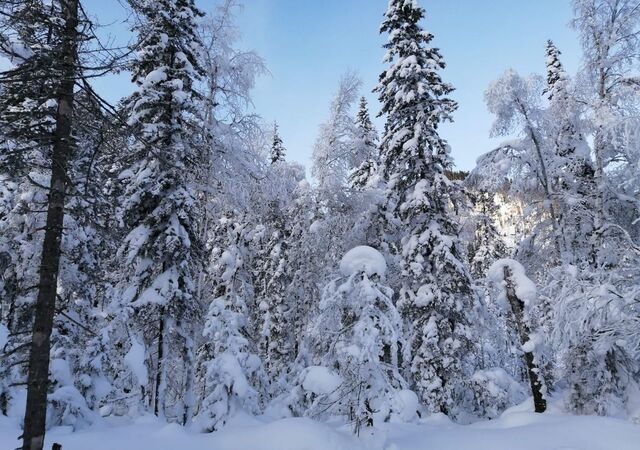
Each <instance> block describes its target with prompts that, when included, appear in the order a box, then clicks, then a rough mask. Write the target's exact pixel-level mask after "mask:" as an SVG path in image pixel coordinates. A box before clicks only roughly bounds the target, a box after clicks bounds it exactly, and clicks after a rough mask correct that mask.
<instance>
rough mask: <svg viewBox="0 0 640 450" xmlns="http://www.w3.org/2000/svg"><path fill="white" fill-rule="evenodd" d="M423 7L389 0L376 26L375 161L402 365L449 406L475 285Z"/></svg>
mask: <svg viewBox="0 0 640 450" xmlns="http://www.w3.org/2000/svg"><path fill="white" fill-rule="evenodd" d="M424 14H425V11H424V9H422V8H421V7H419V6H418V5H417V3H416V2H415V1H407V0H392V1H391V2H389V8H388V9H387V12H386V14H385V19H384V21H383V23H382V26H381V32H388V33H389V39H388V42H387V43H386V44H385V48H386V49H387V54H386V57H385V61H386V62H387V63H389V68H388V69H387V70H386V71H385V72H383V73H382V75H381V76H380V84H379V85H378V86H377V87H376V92H378V95H379V98H380V102H381V104H382V114H386V116H387V124H386V129H385V133H384V135H383V137H382V141H381V152H382V163H381V164H382V173H383V174H384V177H385V179H386V180H388V187H387V191H386V200H385V202H386V204H385V208H386V210H387V211H392V212H393V213H394V215H395V216H396V217H398V218H399V220H400V222H401V229H402V231H403V233H404V234H403V236H402V242H401V251H400V255H399V257H400V259H401V267H402V274H401V288H400V292H399V300H398V307H399V309H400V310H401V312H402V314H403V316H404V319H405V322H406V326H407V333H408V334H407V345H406V346H405V348H404V349H403V351H404V357H405V364H406V367H407V373H408V375H409V378H410V379H411V381H412V386H414V388H415V389H416V391H417V393H418V395H419V397H420V399H421V400H422V401H423V402H424V403H425V404H426V405H427V407H428V408H429V409H430V410H431V411H438V412H445V413H451V414H455V413H456V412H457V410H456V408H457V407H458V405H460V404H461V398H462V396H463V395H464V389H463V384H464V380H465V369H464V357H465V354H466V353H467V352H468V351H469V349H470V348H471V340H470V339H471V330H470V318H469V317H468V315H469V314H470V313H471V311H472V310H473V304H474V293H473V291H472V289H471V279H470V275H469V273H468V271H467V269H466V267H465V265H464V263H463V262H462V259H463V254H462V251H461V243H460V242H459V240H458V237H457V234H458V226H457V224H456V222H455V218H454V214H453V211H452V208H451V204H450V202H451V198H452V192H453V190H454V189H455V186H454V185H453V184H452V183H451V182H450V181H449V180H448V178H447V177H446V176H445V173H444V172H445V170H446V169H447V168H449V167H450V166H451V159H450V155H449V146H448V145H447V143H446V141H445V140H444V139H442V138H441V137H440V136H439V134H438V127H439V125H440V124H441V123H442V122H445V121H448V120H451V114H452V113H453V111H454V110H455V109H456V103H455V102H454V101H453V100H451V99H450V98H449V97H447V95H448V94H449V93H451V91H452V90H453V87H452V86H451V85H449V84H447V83H445V82H444V81H442V78H441V77H440V73H439V72H440V70H442V69H443V68H444V66H445V63H444V60H443V58H442V56H441V55H440V52H439V50H438V49H436V48H434V47H432V46H431V41H432V40H433V35H432V34H431V33H429V32H426V31H424V30H423V29H422V28H421V27H420V24H419V22H420V20H421V19H422V18H423V17H424Z"/></svg>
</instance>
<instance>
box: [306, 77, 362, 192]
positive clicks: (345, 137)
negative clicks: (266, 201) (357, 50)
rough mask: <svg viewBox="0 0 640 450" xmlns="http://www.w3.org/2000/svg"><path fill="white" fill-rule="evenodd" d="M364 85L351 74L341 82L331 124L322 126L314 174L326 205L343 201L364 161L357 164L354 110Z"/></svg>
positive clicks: (333, 107)
mask: <svg viewBox="0 0 640 450" xmlns="http://www.w3.org/2000/svg"><path fill="white" fill-rule="evenodd" d="M361 85H362V81H361V80H360V79H359V78H358V77H357V76H356V75H355V74H354V73H351V72H348V73H346V74H345V75H343V76H342V78H341V79H340V86H339V88H338V92H337V94H336V95H335V97H334V99H333V101H332V102H331V108H330V112H329V120H328V121H327V122H325V123H323V124H322V125H321V126H320V132H319V135H318V138H317V140H316V143H315V145H314V147H313V166H312V170H311V173H312V174H313V176H314V177H315V178H316V180H317V182H318V191H319V193H320V195H321V196H322V197H324V199H325V200H326V201H338V199H336V198H335V196H336V195H341V196H342V198H344V192H342V191H344V190H345V188H346V186H347V181H348V176H349V174H350V173H351V171H352V170H353V169H354V168H356V167H358V166H359V165H360V163H361V162H362V161H357V158H358V155H356V153H355V150H356V148H355V142H354V141H355V139H356V136H357V128H356V123H355V120H354V118H353V116H352V112H351V109H352V107H353V104H354V103H355V101H356V99H357V96H358V91H359V90H360V86H361Z"/></svg>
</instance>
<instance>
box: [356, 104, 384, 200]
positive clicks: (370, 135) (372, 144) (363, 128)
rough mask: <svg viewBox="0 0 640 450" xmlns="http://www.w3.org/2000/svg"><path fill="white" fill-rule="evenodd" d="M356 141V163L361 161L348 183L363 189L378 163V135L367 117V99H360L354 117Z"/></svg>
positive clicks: (374, 172) (369, 180) (373, 174)
mask: <svg viewBox="0 0 640 450" xmlns="http://www.w3.org/2000/svg"><path fill="white" fill-rule="evenodd" d="M356 127H357V132H356V134H357V140H358V142H357V143H356V149H355V154H356V161H361V162H360V166H358V167H357V168H356V170H355V171H354V172H353V173H352V174H351V177H350V179H351V180H350V181H351V184H352V186H354V187H356V188H360V189H361V188H364V187H365V186H367V185H368V184H369V183H370V182H371V181H372V179H373V178H374V176H375V174H376V172H377V169H378V165H379V163H380V161H379V159H380V158H379V155H378V145H377V141H378V133H377V132H376V129H375V127H374V125H373V122H372V121H371V117H370V116H369V109H368V107H367V99H366V98H364V97H362V98H361V99H360V108H359V109H358V114H357V115H356Z"/></svg>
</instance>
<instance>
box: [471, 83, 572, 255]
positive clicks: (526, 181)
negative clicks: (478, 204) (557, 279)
mask: <svg viewBox="0 0 640 450" xmlns="http://www.w3.org/2000/svg"><path fill="white" fill-rule="evenodd" d="M543 90H544V88H543V81H542V79H541V77H538V76H535V75H532V76H530V77H522V76H520V75H519V74H518V73H516V72H515V71H513V70H508V71H507V72H505V74H504V75H503V76H502V77H500V78H499V79H497V80H495V81H494V82H493V83H492V84H491V85H490V86H489V88H487V90H486V92H485V99H486V102H487V106H488V108H489V111H491V112H492V113H493V114H495V115H496V120H495V122H494V124H493V127H492V129H491V133H492V135H494V136H505V135H509V134H510V133H512V132H514V131H515V132H517V133H518V134H519V139H517V140H515V141H511V142H508V143H507V144H506V145H504V146H501V147H500V148H498V149H496V150H495V151H493V152H490V153H487V154H486V155H484V156H482V159H481V160H479V161H478V169H477V170H478V171H482V172H484V176H485V177H487V178H491V177H493V178H494V179H503V178H504V177H505V176H507V177H509V178H511V179H512V180H513V182H512V183H511V184H510V186H509V190H510V191H511V192H513V193H514V194H515V195H521V196H524V197H525V198H527V201H536V199H537V201H539V202H540V204H541V206H542V208H541V209H540V211H539V214H540V217H541V219H540V220H539V225H538V226H537V227H536V229H535V230H533V234H535V236H536V238H537V239H538V240H539V241H546V242H547V243H548V244H549V249H550V250H551V251H553V252H555V256H556V260H560V259H561V257H562V254H563V250H564V245H563V243H562V237H563V230H562V229H561V225H562V223H561V221H560V212H559V210H558V203H557V198H556V194H557V185H556V183H555V180H556V179H557V178H558V177H557V174H558V172H557V170H556V169H557V167H558V166H557V164H556V158H555V148H554V146H553V145H552V144H551V143H550V140H549V139H548V138H547V135H546V133H545V125H546V123H545V119H546V111H545V110H544V108H543V105H542V103H541V95H542V92H543ZM495 170H498V171H500V173H499V174H498V173H495V172H494V171H495ZM497 177H500V178H497Z"/></svg>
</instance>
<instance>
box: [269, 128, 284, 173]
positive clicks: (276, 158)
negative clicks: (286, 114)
mask: <svg viewBox="0 0 640 450" xmlns="http://www.w3.org/2000/svg"><path fill="white" fill-rule="evenodd" d="M285 154H286V150H285V148H284V145H283V143H282V138H281V137H280V134H279V133H278V124H277V123H274V124H273V141H272V142H271V164H275V163H278V162H281V161H284V155H285Z"/></svg>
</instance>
